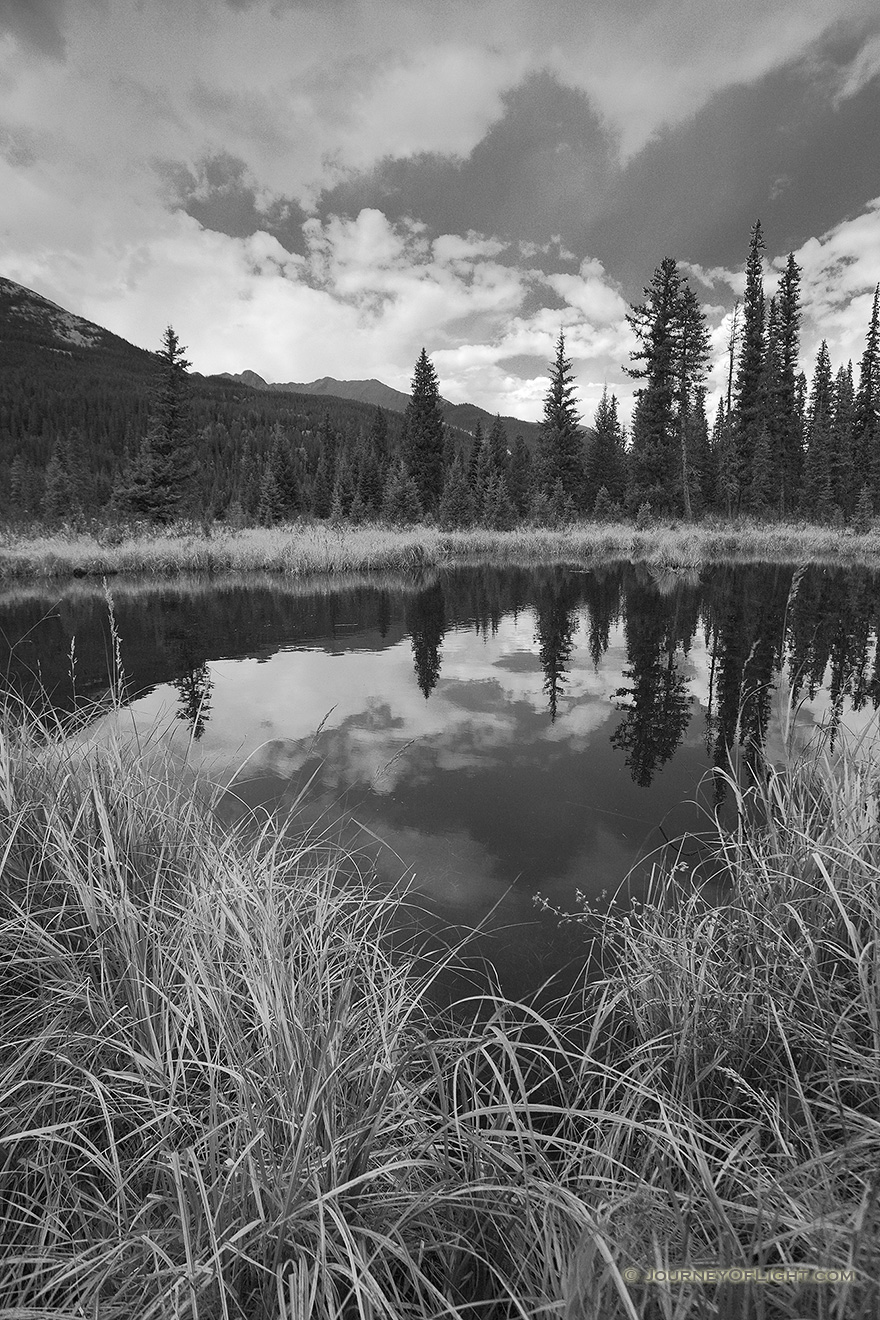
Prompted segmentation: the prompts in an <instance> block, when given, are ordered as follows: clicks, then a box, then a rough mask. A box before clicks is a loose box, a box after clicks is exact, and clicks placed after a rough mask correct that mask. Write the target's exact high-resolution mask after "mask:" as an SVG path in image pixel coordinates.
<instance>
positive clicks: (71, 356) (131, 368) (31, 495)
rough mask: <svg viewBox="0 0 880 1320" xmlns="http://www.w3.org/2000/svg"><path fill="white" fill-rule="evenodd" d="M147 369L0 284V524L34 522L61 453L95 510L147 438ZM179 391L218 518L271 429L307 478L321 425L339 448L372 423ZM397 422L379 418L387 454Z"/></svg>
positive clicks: (321, 405) (248, 398) (244, 396)
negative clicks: (70, 453)
mask: <svg viewBox="0 0 880 1320" xmlns="http://www.w3.org/2000/svg"><path fill="white" fill-rule="evenodd" d="M158 365H159V363H158V357H157V354H156V353H153V352H149V351H148V350H147V349H143V348H137V347H136V346H135V345H134V344H130V343H128V342H127V341H126V340H125V339H122V338H120V336H119V335H114V334H113V333H112V332H111V331H109V330H106V329H104V328H103V327H102V326H99V325H96V324H95V323H94V322H92V321H88V320H86V319H85V318H84V317H82V316H77V315H76V314H75V313H73V312H69V311H67V310H66V309H65V308H63V307H59V306H58V305H57V304H56V303H54V302H52V301H50V299H48V298H44V297H43V296H42V294H39V293H36V292H35V291H34V290H33V289H27V288H25V287H24V286H23V285H21V284H17V283H15V281H13V280H10V279H5V278H3V277H0V517H4V516H13V517H29V516H34V515H36V514H38V513H39V511H40V508H41V503H42V499H43V496H44V493H45V486H46V470H47V467H48V464H49V460H50V458H51V456H52V453H53V450H54V449H55V448H56V447H57V446H59V445H61V446H67V447H70V445H71V443H72V444H73V449H74V451H75V455H76V457H75V461H74V466H75V467H76V468H77V470H78V476H79V475H82V477H83V482H82V483H81V485H83V487H84V489H81V490H80V491H79V496H78V497H79V500H80V503H81V504H82V505H83V507H84V508H86V509H87V510H88V511H90V512H94V511H97V510H98V509H100V508H102V507H103V506H104V505H106V503H107V501H108V500H109V498H110V494H111V491H112V489H113V484H114V481H115V480H116V477H117V475H118V474H119V470H120V468H121V467H122V466H123V465H124V464H125V463H126V461H127V459H128V457H130V456H131V455H132V454H133V453H134V452H135V451H136V450H137V448H138V446H139V445H140V443H141V441H142V439H143V438H144V436H145V434H146V431H147V426H148V423H149V418H150V412H151V409H152V407H153V401H154V396H155V391H156V384H157V369H158ZM189 380H190V391H189V394H190V406H191V415H192V423H193V431H194V434H195V436H196V446H197V459H198V462H199V465H200V472H201V477H200V484H201V485H202V486H203V487H204V490H205V502H206V503H210V504H211V506H212V507H214V508H218V509H222V508H224V507H226V506H227V505H228V504H229V502H230V501H231V500H233V499H236V498H238V493H237V492H238V487H239V486H240V484H241V472H242V470H243V468H246V467H247V466H248V464H250V466H251V467H253V466H254V464H256V465H259V464H260V463H262V462H263V461H264V459H265V456H266V454H267V453H268V452H269V450H270V448H271V446H272V443H273V435H274V433H275V428H276V427H279V426H280V427H281V428H282V431H283V432H284V434H285V435H286V436H287V438H288V440H289V442H290V444H291V446H293V447H294V448H295V449H297V450H298V451H302V452H304V453H305V455H306V460H304V461H307V462H308V464H309V465H310V467H309V470H310V471H311V470H312V469H313V467H314V464H315V461H316V454H317V451H318V449H319V446H320V438H319V437H320V433H321V429H322V427H323V425H324V423H325V420H326V421H328V422H329V424H330V426H331V428H332V430H333V431H334V433H335V434H336V435H338V436H339V437H340V440H341V443H342V446H343V447H344V448H345V447H347V446H349V445H350V444H354V443H355V441H356V438H357V436H358V435H361V434H369V432H370V429H371V427H372V425H373V422H374V418H375V408H374V407H372V406H371V405H370V404H367V403H362V402H360V401H358V400H355V399H339V398H333V397H332V396H330V395H327V396H324V397H320V396H318V395H301V394H287V393H284V392H278V391H272V390H270V389H268V388H267V387H266V385H265V382H264V381H262V379H261V378H260V377H255V380H256V382H259V385H258V388H254V387H253V385H252V384H250V383H248V382H247V381H245V382H240V381H237V380H230V379H222V378H221V377H218V376H202V375H199V374H198V373H197V372H191V373H190V375H189ZM402 421H403V419H402V417H400V415H399V414H397V413H389V414H388V433H389V442H390V444H391V445H392V447H394V446H396V445H397V444H398V443H399V438H400V431H401V426H402ZM462 441H463V442H464V437H462Z"/></svg>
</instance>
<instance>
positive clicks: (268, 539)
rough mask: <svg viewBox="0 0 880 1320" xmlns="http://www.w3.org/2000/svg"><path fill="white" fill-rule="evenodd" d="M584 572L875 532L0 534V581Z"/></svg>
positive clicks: (287, 529)
mask: <svg viewBox="0 0 880 1320" xmlns="http://www.w3.org/2000/svg"><path fill="white" fill-rule="evenodd" d="M487 558H489V559H492V560H493V561H495V562H498V563H515V564H521V565H528V564H541V563H565V562H567V563H580V564H590V563H593V562H596V561H598V560H602V559H608V558H618V559H621V558H623V559H633V560H641V561H644V562H647V563H652V564H657V565H660V566H665V567H670V568H673V569H688V568H695V567H698V566H699V565H700V564H703V563H712V562H717V561H719V560H725V559H731V558H741V559H745V560H760V561H764V560H774V561H778V562H798V563H804V562H826V561H835V560H836V561H840V562H845V563H848V564H866V565H876V564H877V563H878V561H880V531H877V530H871V531H868V532H865V533H864V534H857V533H855V532H854V531H852V530H851V529H848V528H833V527H816V526H810V525H807V524H797V525H795V524H785V523H756V522H749V521H741V522H736V523H725V522H722V521H720V520H706V521H705V522H702V523H660V522H658V523H656V524H655V525H653V526H650V527H646V528H643V529H642V530H636V528H635V527H634V526H633V524H632V523H626V522H620V523H607V524H606V523H594V522H584V523H574V524H571V525H570V526H563V527H556V528H545V527H533V526H527V525H524V526H521V527H518V528H516V529H514V530H513V531H508V532H497V531H491V530H488V529H485V528H472V529H470V530H468V531H459V532H441V531H440V530H439V529H438V528H437V527H434V526H418V527H410V528H393V527H387V526H378V525H370V526H358V527H353V526H349V525H340V526H333V525H331V524H329V523H322V522H301V523H294V524H288V525H280V526H277V527H251V528H242V529H239V530H232V529H225V528H222V527H219V526H218V525H215V528H214V529H213V530H210V529H209V530H205V529H203V528H202V527H201V526H200V525H198V524H184V525H180V526H176V527H174V526H172V527H168V528H165V529H161V530H160V529H156V528H151V527H150V526H148V525H146V524H141V525H138V526H135V527H132V528H112V527H111V528H104V529H101V530H98V531H96V532H94V533H88V534H87V533H84V532H80V531H75V530H70V531H67V530H60V531H55V532H46V531H40V530H39V529H37V530H34V531H32V532H30V533H21V532H13V531H7V532H5V533H0V580H2V579H14V578H22V577H30V578H34V577H57V576H68V575H72V574H73V575H77V576H92V575H96V576H101V575H104V574H108V573H149V574H153V575H157V574H166V575H167V574H175V573H225V572H233V571H234V572H252V571H255V570H265V571H268V572H272V573H283V574H286V575H288V576H297V575H302V574H315V573H318V574H319V573H349V572H359V571H374V570H377V571H381V570H389V571H396V572H410V571H412V570H414V569H415V570H419V569H422V568H427V567H433V566H438V565H441V564H444V563H448V562H450V561H454V562H456V563H475V562H483V561H485V560H486V559H487Z"/></svg>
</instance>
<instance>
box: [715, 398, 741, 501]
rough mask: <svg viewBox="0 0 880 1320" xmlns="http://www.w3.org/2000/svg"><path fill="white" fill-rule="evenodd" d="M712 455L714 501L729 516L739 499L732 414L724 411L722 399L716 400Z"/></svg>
mask: <svg viewBox="0 0 880 1320" xmlns="http://www.w3.org/2000/svg"><path fill="white" fill-rule="evenodd" d="M712 457H713V465H714V468H715V500H714V503H715V505H716V506H717V508H718V509H719V510H721V511H722V512H724V513H726V515H727V517H728V518H730V517H732V516H733V511H734V509H735V508H736V506H737V503H738V500H739V478H738V477H737V462H736V457H737V456H736V432H735V430H734V419H733V414H732V413H730V412H725V410H724V400H723V399H720V400H719V401H718V411H717V413H716V414H715V425H714V427H713V428H712Z"/></svg>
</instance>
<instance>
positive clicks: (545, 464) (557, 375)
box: [539, 330, 584, 511]
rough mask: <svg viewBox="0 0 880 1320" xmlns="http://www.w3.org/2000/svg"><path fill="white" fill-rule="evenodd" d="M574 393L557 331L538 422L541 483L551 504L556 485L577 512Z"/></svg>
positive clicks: (580, 457)
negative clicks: (561, 489) (542, 412)
mask: <svg viewBox="0 0 880 1320" xmlns="http://www.w3.org/2000/svg"><path fill="white" fill-rule="evenodd" d="M574 393H575V387H574V372H573V370H572V364H571V360H570V359H569V358H567V357H566V356H565V336H564V335H563V333H562V331H561V330H560V332H559V338H558V340H557V341H556V357H555V358H554V361H553V365H552V366H551V368H550V386H549V388H548V390H547V394H546V395H545V398H544V417H543V419H542V421H541V431H540V440H539V445H540V449H539V453H540V466H541V483H542V486H543V489H544V490H545V492H546V493H547V494H548V495H549V496H550V498H551V501H553V491H554V489H555V487H556V485H557V483H559V484H561V486H562V488H563V490H564V491H565V492H566V498H567V499H568V500H570V501H571V503H572V506H573V509H574V510H575V511H577V510H579V509H581V508H582V507H583V499H584V454H583V436H582V432H581V425H580V417H579V416H578V412H577V408H576V406H575V401H574Z"/></svg>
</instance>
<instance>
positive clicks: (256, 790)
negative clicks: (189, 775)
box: [0, 564, 880, 996]
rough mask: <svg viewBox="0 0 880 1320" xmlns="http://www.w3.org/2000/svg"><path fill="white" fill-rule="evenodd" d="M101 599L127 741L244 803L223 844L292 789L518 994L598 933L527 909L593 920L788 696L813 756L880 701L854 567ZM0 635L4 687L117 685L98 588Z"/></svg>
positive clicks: (481, 572) (97, 688) (865, 597)
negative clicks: (117, 661) (148, 742)
mask: <svg viewBox="0 0 880 1320" xmlns="http://www.w3.org/2000/svg"><path fill="white" fill-rule="evenodd" d="M113 599H114V610H115V617H116V623H117V627H118V631H119V635H120V637H121V649H122V659H123V666H124V669H125V672H126V676H127V680H128V690H129V692H130V694H131V695H132V701H131V706H130V711H129V712H128V715H127V720H128V723H129V724H130V722H131V718H132V717H133V718H134V721H135V723H136V725H137V726H138V728H139V729H142V730H143V729H146V728H148V727H152V726H155V725H156V724H157V723H158V724H159V725H160V726H161V728H162V730H163V733H162V737H163V738H164V739H167V740H170V741H171V744H172V746H173V747H175V748H176V749H177V750H178V752H179V754H180V755H181V756H184V755H186V756H187V757H188V759H189V762H190V764H192V765H195V766H197V767H199V768H201V769H202V770H203V771H204V772H205V773H209V774H210V776H211V777H212V779H213V780H215V781H216V782H222V783H228V782H230V780H231V781H232V782H233V788H232V789H231V790H230V791H229V792H228V793H227V794H226V796H225V798H224V801H223V804H222V808H221V809H222V811H223V813H224V815H225V816H226V817H227V818H228V819H230V820H234V819H238V818H240V817H241V816H242V815H244V814H246V813H247V812H248V811H254V810H256V811H257V812H260V811H261V810H264V809H265V810H269V811H281V812H284V811H286V810H288V809H289V808H290V806H291V804H292V803H294V802H295V801H296V800H297V799H298V797H299V796H300V794H303V792H304V790H305V793H304V806H303V807H302V809H301V811H300V812H299V814H298V816H297V822H298V828H301V827H303V826H304V825H305V824H312V825H314V826H315V827H316V828H321V829H327V830H328V832H329V834H330V835H331V836H332V837H334V838H337V839H339V840H340V841H341V842H343V843H344V844H346V845H349V846H353V847H355V848H358V849H360V850H361V853H362V856H363V858H364V862H365V864H369V865H375V866H376V868H377V871H378V875H379V877H380V880H381V881H383V882H387V883H396V882H397V881H399V880H400V879H401V877H409V878H410V892H411V896H412V900H413V902H414V903H415V904H418V905H420V906H421V907H422V908H423V909H424V910H425V913H426V915H425V916H424V917H422V918H421V919H420V921H419V923H418V929H419V931H420V938H423V939H428V940H431V939H436V938H439V936H438V934H437V932H439V931H440V930H445V929H446V928H447V927H451V928H469V927H472V926H474V925H476V924H478V923H480V922H481V921H484V920H486V919H487V918H488V927H487V930H486V931H485V933H484V934H483V935H482V936H481V937H480V938H479V939H477V940H476V941H475V942H474V944H473V951H474V956H475V957H488V958H489V959H491V961H492V962H493V964H494V965H495V967H496V969H497V972H498V976H499V978H500V981H501V984H502V987H503V989H504V990H505V991H506V992H507V993H508V994H511V995H516V996H519V995H523V994H527V993H529V992H531V991H532V990H534V988H535V987H536V986H537V985H539V984H540V983H541V982H542V981H543V980H544V979H545V978H546V977H547V976H548V975H550V974H551V973H553V972H556V971H558V970H559V969H560V968H566V969H567V970H566V971H565V973H564V975H563V976H562V980H561V984H565V983H568V982H570V981H571V979H572V978H574V977H575V976H577V975H578V974H580V973H581V972H582V971H583V968H584V963H585V956H586V949H587V933H588V929H589V927H587V928H585V927H582V926H579V925H576V924H567V925H560V924H559V921H558V919H557V917H556V916H554V915H553V913H552V912H549V911H547V910H542V909H541V907H540V906H536V904H535V901H534V899H535V895H536V894H537V893H539V892H540V894H542V895H543V896H545V898H546V900H547V901H548V902H549V904H550V905H551V906H552V907H555V908H559V909H564V910H568V911H577V910H578V906H579V903H580V902H581V901H582V900H586V902H588V903H589V904H592V905H597V906H601V905H602V903H603V902H605V901H607V896H608V895H611V894H614V893H615V892H616V891H618V889H619V887H620V886H621V884H622V882H623V880H624V878H625V877H626V876H627V874H628V872H630V870H631V868H632V867H633V866H634V865H636V864H637V863H639V861H640V859H644V858H646V857H647V856H649V855H651V854H652V853H653V851H654V850H656V849H658V848H661V847H662V846H663V844H664V841H665V840H666V839H674V838H676V837H677V836H679V835H681V834H682V833H683V832H684V831H705V830H706V829H707V827H708V818H707V813H711V811H712V810H713V809H714V808H715V807H716V806H717V805H719V804H720V809H721V811H722V812H723V811H724V810H725V809H726V807H725V805H724V803H723V802H721V797H722V790H723V784H722V783H721V782H720V781H719V780H718V779H717V777H713V774H712V768H713V766H724V765H726V764H727V758H728V753H729V751H730V750H731V749H735V748H737V747H740V746H746V747H748V746H766V748H767V750H768V752H769V753H770V755H771V756H775V755H778V754H779V753H780V751H781V747H782V732H781V727H780V719H779V711H780V709H781V707H782V706H783V705H784V703H785V701H786V700H787V699H789V698H790V699H792V700H794V701H795V702H799V703H801V708H800V713H799V722H800V728H801V729H802V730H803V731H804V732H805V733H806V732H808V731H809V730H810V729H811V728H813V727H815V725H816V723H817V722H818V721H820V720H831V721H832V722H833V721H839V720H844V721H845V722H846V724H847V725H848V726H849V727H851V728H855V729H858V728H861V727H864V726H865V725H866V724H867V723H868V720H869V716H870V715H871V714H872V713H873V711H874V710H875V709H876V706H877V703H878V697H880V678H878V672H877V666H876V646H875V639H876V634H877V621H878V617H880V580H878V578H877V577H876V576H875V575H873V574H869V573H867V572H866V571H864V570H856V571H844V570H840V569H820V568H811V569H808V570H806V571H801V570H798V571H795V570H793V569H792V568H791V567H786V566H775V565H757V566H756V565H747V566H714V567H707V568H705V569H703V570H701V571H700V572H699V573H696V572H695V573H693V574H690V575H688V576H681V575H673V574H662V573H658V572H654V571H652V570H650V569H648V568H646V567H645V566H643V565H630V564H609V565H607V566H604V567H602V568H599V569H595V570H591V571H584V570H579V569H572V568H546V569H541V570H518V569H493V568H483V569H467V570H465V569H459V570H450V571H448V572H445V573H443V574H441V575H439V576H433V577H428V578H424V579H422V580H419V581H408V582H406V581H402V580H394V579H391V578H379V579H373V580H367V579H362V580H346V581H343V582H342V583H337V584H332V583H327V582H324V583H322V584H320V585H319V586H315V585H312V586H310V585H309V584H296V583H293V584H291V583H289V582H284V581H282V580H280V579H279V580H273V579H272V578H268V577H251V578H239V579H229V580H224V581H223V582H221V583H217V582H213V583H212V582H207V583H198V582H187V583H178V584H176V585H164V586H157V585H155V584H152V585H151V584H150V583H148V582H143V583H140V584H136V585H134V586H131V585H125V586H123V585H121V584H120V585H117V584H114V586H113ZM0 628H2V634H3V635H2V640H0V644H2V646H3V648H4V650H5V654H4V655H0V666H2V671H3V672H5V673H6V674H7V676H8V680H9V681H11V682H12V683H14V685H15V686H17V687H19V688H21V687H27V686H28V683H29V682H30V680H31V678H32V677H33V675H34V674H38V675H39V677H40V681H41V683H42V685H43V689H44V690H45V691H46V692H47V693H48V694H49V697H50V699H51V701H52V702H53V703H54V704H55V705H56V707H57V708H59V709H62V710H70V709H72V708H73V707H74V705H75V699H76V698H75V692H74V687H75V690H76V693H78V694H79V696H80V697H95V696H97V695H99V694H100V692H101V691H102V690H103V689H104V688H106V686H107V674H108V657H109V655H110V652H111V650H112V647H111V642H110V637H109V628H108V616H107V604H106V601H105V600H104V599H103V598H102V597H101V594H100V592H95V591H93V590H91V589H85V588H83V587H82V586H78V587H72V588H71V589H70V590H67V591H63V590H59V593H58V596H57V597H56V598H54V599H53V598H52V596H50V595H47V594H45V593H44V592H43V593H41V592H39V591H37V590H33V591H29V590H28V589H27V588H18V589H17V590H16V591H12V592H8V593H7V594H6V597H5V598H4V599H0ZM74 638H75V645H74V651H75V658H76V664H75V683H74V684H72V683H71V675H70V653H71V642H72V639H74ZM306 786H308V787H306ZM698 801H699V805H698ZM377 840H381V841H382V842H381V846H380V845H379V844H378V843H377V842H376V841H377ZM699 851H700V850H699V846H698V844H696V843H690V844H689V845H688V847H687V851H686V854H685V855H686V856H687V857H688V858H689V859H691V860H695V859H696V858H697V857H698V856H699ZM647 870H648V867H647V865H642V866H641V867H640V868H639V869H637V872H636V873H635V875H634V878H633V881H632V887H633V889H634V890H635V891H636V892H638V891H639V890H640V888H641V886H642V884H643V880H644V876H645V874H646V873H647ZM490 914H491V915H490ZM460 984H461V983H460V981H458V982H456V985H457V986H458V987H459V988H460Z"/></svg>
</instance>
